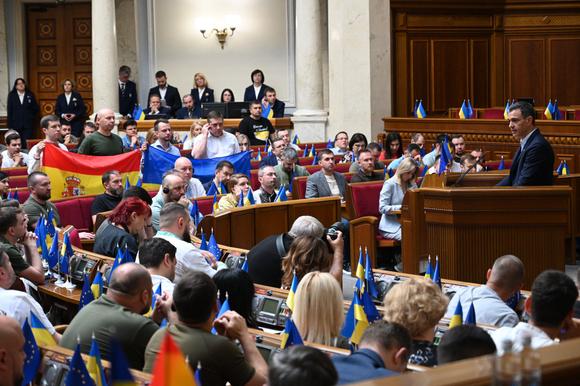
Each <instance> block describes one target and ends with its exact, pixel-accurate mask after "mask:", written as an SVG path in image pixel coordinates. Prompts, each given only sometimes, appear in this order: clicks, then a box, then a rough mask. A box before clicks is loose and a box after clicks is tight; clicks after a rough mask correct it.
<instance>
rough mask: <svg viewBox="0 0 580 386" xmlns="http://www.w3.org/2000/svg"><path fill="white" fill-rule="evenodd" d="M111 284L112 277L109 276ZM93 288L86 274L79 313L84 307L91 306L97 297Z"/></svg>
mask: <svg viewBox="0 0 580 386" xmlns="http://www.w3.org/2000/svg"><path fill="white" fill-rule="evenodd" d="M116 261H117V260H115V262H116ZM111 271H112V270H111ZM110 282H111V276H109V283H110ZM91 287H92V285H91V282H90V281H89V277H88V276H87V275H86V274H85V275H84V280H83V290H82V292H81V298H80V300H79V311H80V310H81V309H82V308H83V307H84V306H86V305H87V304H89V303H90V302H92V301H93V300H95V296H94V295H93V291H92V288H91Z"/></svg>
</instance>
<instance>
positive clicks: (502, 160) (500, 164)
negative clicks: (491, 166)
mask: <svg viewBox="0 0 580 386" xmlns="http://www.w3.org/2000/svg"><path fill="white" fill-rule="evenodd" d="M504 169H505V161H504V159H503V155H502V156H501V159H500V160H499V165H498V166H497V170H504Z"/></svg>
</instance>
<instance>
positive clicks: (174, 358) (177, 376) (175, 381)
mask: <svg viewBox="0 0 580 386" xmlns="http://www.w3.org/2000/svg"><path fill="white" fill-rule="evenodd" d="M183 385H192V386H196V385H198V384H197V382H196V381H195V378H194V376H193V374H192V372H191V368H190V367H189V365H188V364H187V362H186V361H185V358H184V357H183V353H182V352H181V350H180V349H179V346H177V344H175V342H174V341H173V338H171V334H169V333H167V332H166V333H165V336H164V337H163V342H162V343H161V347H160V350H159V354H158V355H157V358H156V359H155V365H154V366H153V378H152V380H151V386H183ZM199 386H201V384H199Z"/></svg>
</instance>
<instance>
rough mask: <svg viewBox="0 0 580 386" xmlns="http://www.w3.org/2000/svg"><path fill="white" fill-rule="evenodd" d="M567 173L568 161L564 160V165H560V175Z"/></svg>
mask: <svg viewBox="0 0 580 386" xmlns="http://www.w3.org/2000/svg"><path fill="white" fill-rule="evenodd" d="M568 174H569V172H568V162H566V160H564V167H562V175H563V176H567V175H568Z"/></svg>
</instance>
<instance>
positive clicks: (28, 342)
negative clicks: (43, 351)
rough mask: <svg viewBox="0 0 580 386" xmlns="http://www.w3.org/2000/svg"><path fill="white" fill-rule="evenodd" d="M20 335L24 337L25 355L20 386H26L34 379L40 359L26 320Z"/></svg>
mask: <svg viewBox="0 0 580 386" xmlns="http://www.w3.org/2000/svg"><path fill="white" fill-rule="evenodd" d="M22 333H23V335H24V353H25V354H26V359H25V360H24V367H23V369H22V377H23V378H22V385H23V386H24V385H28V384H29V383H30V382H32V381H33V380H34V378H35V377H36V372H37V371H38V367H39V366H40V362H41V361H42V357H41V355H40V350H39V348H38V345H37V344H36V340H35V339H34V334H33V333H32V329H31V328H30V324H28V319H26V320H25V321H24V324H23V325H22Z"/></svg>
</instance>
